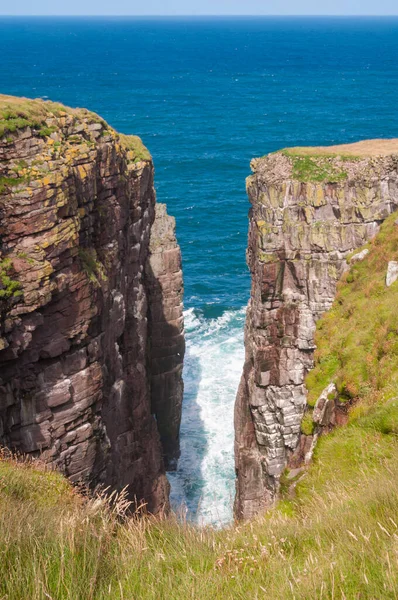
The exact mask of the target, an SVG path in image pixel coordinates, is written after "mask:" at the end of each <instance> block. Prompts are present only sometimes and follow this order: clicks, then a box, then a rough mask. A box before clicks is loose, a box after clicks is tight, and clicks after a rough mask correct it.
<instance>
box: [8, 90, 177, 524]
mask: <svg viewBox="0 0 398 600" xmlns="http://www.w3.org/2000/svg"><path fill="white" fill-rule="evenodd" d="M5 112H7V113H8V115H9V114H10V113H11V115H12V116H11V117H9V116H8V119H9V121H8V122H9V123H11V122H12V118H13V115H15V119H16V120H17V119H19V121H18V127H20V126H21V121H26V123H25V122H22V125H23V126H22V128H21V127H20V128H19V129H18V128H17V129H16V130H15V131H14V129H15V128H14V127H11V130H10V131H7V123H6V122H5V121H1V115H2V114H5ZM10 118H11V120H10ZM0 125H1V126H2V127H3V129H1V128H0V133H1V135H0V218H1V220H0V235H1V245H0V328H1V329H0V443H1V444H3V445H6V446H9V447H11V448H12V449H14V450H17V451H20V452H23V453H32V454H34V455H39V454H40V455H41V457H42V458H43V459H44V460H46V461H48V462H49V463H51V464H53V465H55V466H57V467H59V468H60V469H62V470H63V471H64V472H65V474H66V475H67V476H68V477H70V478H71V479H72V480H74V481H77V480H81V479H83V480H84V481H86V482H88V483H89V484H90V485H91V486H95V485H97V484H103V485H105V486H110V487H111V488H112V489H119V490H120V489H122V488H124V487H125V486H127V488H128V493H129V496H130V497H131V498H136V499H137V501H138V502H141V501H142V500H143V501H145V502H147V504H148V508H149V510H150V511H152V512H158V511H159V510H162V509H163V508H167V507H168V490H169V485H168V482H167V479H166V476H165V468H164V461H163V453H165V455H166V457H167V458H169V457H170V458H171V457H173V458H176V457H178V453H179V446H178V432H179V424H180V416H181V401H182V378H181V370H182V360H183V354H184V342H183V321H182V275H181V269H180V251H179V247H178V245H177V243H176V240H175V237H174V229H173V227H171V228H170V227H169V228H168V235H167V236H166V238H167V239H165V240H163V239H162V236H160V237H159V236H158V235H157V234H156V240H157V241H156V244H157V249H156V256H158V258H159V260H160V263H161V270H160V271H159V272H158V271H157V269H154V268H153V260H154V258H155V254H152V257H151V259H150V255H151V252H150V245H151V251H152V247H153V245H154V244H155V241H154V238H153V237H151V236H152V232H153V230H154V221H155V209H156V200H155V192H154V187H153V165H152V161H151V158H150V155H149V153H148V152H147V150H146V149H145V147H144V146H143V145H142V143H141V142H140V140H139V139H138V138H134V137H127V136H119V135H118V134H117V133H116V132H115V131H114V130H113V129H111V128H110V127H109V126H108V125H107V124H106V123H105V122H104V121H103V120H102V119H100V117H98V116H97V115H94V114H93V113H89V112H87V111H85V110H72V109H68V108H65V107H62V106H61V105H57V104H53V103H45V102H42V101H26V100H24V99H15V98H11V97H4V96H0ZM160 211H161V213H162V215H163V217H162V218H163V220H164V221H166V222H167V220H168V219H170V217H167V215H166V212H165V209H164V208H161V209H160ZM156 228H157V226H156V225H155V229H156ZM163 241H165V246H164V247H163V246H162V244H163ZM152 407H153V408H152ZM153 413H155V415H156V419H155V417H154V414H153ZM169 418H170V423H169V429H167V427H166V425H168V423H167V420H168V419H169ZM157 422H158V423H159V427H158V426H157ZM159 432H160V436H161V437H162V442H163V446H164V450H163V449H162V445H161V442H160V436H159Z"/></svg>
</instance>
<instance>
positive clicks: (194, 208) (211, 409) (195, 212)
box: [0, 17, 398, 525]
mask: <svg viewBox="0 0 398 600" xmlns="http://www.w3.org/2000/svg"><path fill="white" fill-rule="evenodd" d="M0 56H1V59H2V60H1V61H0V82H1V85H0V92H2V93H6V94H15V95H24V96H28V97H43V98H50V99H52V100H55V101H61V102H63V103H65V104H68V105H70V106H84V107H87V108H89V109H91V110H93V111H95V112H98V113H99V114H101V115H102V116H103V117H104V118H105V119H106V120H107V121H108V122H109V123H110V124H111V125H113V126H114V127H115V128H116V129H117V130H118V131H120V132H123V133H134V134H137V135H140V136H141V137H142V139H143V141H144V142H145V144H146V145H147V146H148V148H149V150H150V152H151V153H152V155H153V158H154V162H155V167H156V188H157V195H158V200H159V201H160V202H166V203H167V205H168V209H169V212H170V213H171V214H173V215H174V216H175V217H176V219H177V235H178V240H179V242H180V245H181V249H182V256H183V268H184V279H185V319H186V329H187V358H186V364H185V368H184V379H185V397H184V411H183V422H182V429H181V448H182V455H181V459H180V462H179V467H178V471H177V472H176V473H174V474H171V475H170V481H171V483H172V502H173V505H174V507H175V508H176V509H178V510H183V511H184V512H187V514H188V518H190V519H192V520H194V521H196V522H198V523H212V524H215V525H218V524H223V523H228V522H229V521H230V520H231V516H232V503H233V495H234V464H233V438H234V434H233V405H234V398H235V393H236V390H237V386H238V383H239V379H240V374H241V368H242V364H243V359H244V348H243V326H244V315H245V306H246V304H247V301H248V298H249V293H250V276H249V273H248V270H247V267H246V263H245V250H246V241H247V213H248V209H249V205H248V201H247V198H246V194H245V178H246V176H247V175H249V173H250V166H249V165H250V160H251V158H252V157H255V156H261V155H264V154H266V153H267V152H271V151H274V150H277V149H279V148H282V147H286V146H297V145H320V144H336V143H343V142H344V143H345V142H351V141H357V140H361V139H367V138H374V137H398V120H397V98H398V19H397V18H315V17H313V18H307V17H306V18H304V17H303V18H262V17H261V18H249V17H247V18H242V17H240V18H195V19H193V18H182V17H181V18H151V19H149V18H148V19H146V18H136V19H134V18H122V17H118V18H116V17H115V18H89V17H87V18H50V17H49V18H39V17H36V18H12V17H8V18H4V17H0Z"/></svg>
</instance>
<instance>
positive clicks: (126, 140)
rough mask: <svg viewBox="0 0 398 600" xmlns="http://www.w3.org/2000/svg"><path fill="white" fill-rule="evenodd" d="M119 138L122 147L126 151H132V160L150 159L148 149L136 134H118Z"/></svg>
mask: <svg viewBox="0 0 398 600" xmlns="http://www.w3.org/2000/svg"><path fill="white" fill-rule="evenodd" d="M119 139H120V142H121V144H122V147H123V148H124V149H125V150H127V151H128V152H132V153H133V160H134V161H135V162H140V161H148V160H151V155H150V153H149V151H148V149H147V148H146V147H145V146H144V144H143V143H142V141H141V138H139V137H138V136H136V135H124V134H119Z"/></svg>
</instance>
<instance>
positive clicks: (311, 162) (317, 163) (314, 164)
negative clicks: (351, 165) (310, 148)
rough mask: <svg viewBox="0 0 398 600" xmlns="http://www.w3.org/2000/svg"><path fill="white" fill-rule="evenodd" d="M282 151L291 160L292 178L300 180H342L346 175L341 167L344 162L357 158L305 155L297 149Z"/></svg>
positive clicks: (336, 155)
mask: <svg viewBox="0 0 398 600" xmlns="http://www.w3.org/2000/svg"><path fill="white" fill-rule="evenodd" d="M282 153H283V154H284V155H285V156H287V157H288V158H289V159H290V160H291V162H292V167H293V173H292V174H293V178H294V179H297V180H298V181H302V182H310V181H314V182H325V183H337V182H340V181H344V180H346V179H347V177H348V173H347V171H345V169H344V168H343V164H344V162H346V161H355V160H357V158H356V157H354V156H340V155H338V154H329V155H328V154H313V155H306V154H303V153H301V152H300V151H299V149H296V150H295V151H293V150H289V149H287V150H282Z"/></svg>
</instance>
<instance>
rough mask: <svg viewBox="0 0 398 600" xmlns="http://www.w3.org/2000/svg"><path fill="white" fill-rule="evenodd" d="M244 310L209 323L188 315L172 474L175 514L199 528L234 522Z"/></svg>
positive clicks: (196, 313)
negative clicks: (178, 443) (236, 409)
mask: <svg viewBox="0 0 398 600" xmlns="http://www.w3.org/2000/svg"><path fill="white" fill-rule="evenodd" d="M245 313H246V307H242V308H241V309H238V310H228V311H225V312H224V313H223V314H222V315H221V316H220V317H218V318H212V319H209V318H205V317H204V316H203V313H202V312H201V311H200V310H198V309H193V308H191V309H188V310H186V311H185V314H184V316H185V327H186V343H187V351H186V358H185V366H184V385H185V392H184V404H183V413H182V423H181V458H180V460H179V463H178V469H177V471H176V472H174V473H169V474H168V477H169V481H170V483H171V498H170V499H171V504H172V507H173V509H174V510H175V511H176V512H178V513H181V511H182V512H183V513H184V512H185V513H186V517H187V519H188V520H190V521H193V522H195V523H198V524H200V525H208V524H212V525H215V526H221V525H225V524H227V523H228V522H230V521H231V519H232V509H233V500H234V493H235V471H234V449H233V445H234V427H233V414H234V402H235V396H236V391H237V388H238V385H239V379H240V375H241V370H242V365H243V360H244V345H243V329H244V320H245Z"/></svg>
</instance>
